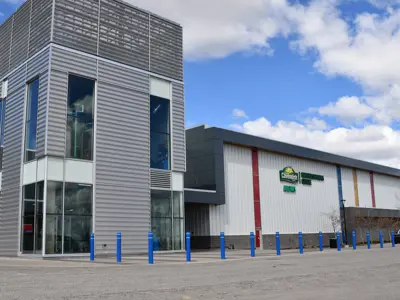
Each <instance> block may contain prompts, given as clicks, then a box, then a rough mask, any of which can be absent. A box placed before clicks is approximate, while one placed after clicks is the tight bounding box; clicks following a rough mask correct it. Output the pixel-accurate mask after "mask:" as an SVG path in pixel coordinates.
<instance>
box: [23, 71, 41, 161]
mask: <svg viewBox="0 0 400 300" xmlns="http://www.w3.org/2000/svg"><path fill="white" fill-rule="evenodd" d="M38 102H39V78H37V79H35V80H34V81H32V82H31V83H29V84H28V98H27V103H26V125H25V161H31V160H33V159H35V156H36V131H37V112H38Z"/></svg>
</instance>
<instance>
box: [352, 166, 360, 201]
mask: <svg viewBox="0 0 400 300" xmlns="http://www.w3.org/2000/svg"><path fill="white" fill-rule="evenodd" d="M353 185H354V201H355V204H356V206H360V198H359V197H358V179H357V170H356V169H353Z"/></svg>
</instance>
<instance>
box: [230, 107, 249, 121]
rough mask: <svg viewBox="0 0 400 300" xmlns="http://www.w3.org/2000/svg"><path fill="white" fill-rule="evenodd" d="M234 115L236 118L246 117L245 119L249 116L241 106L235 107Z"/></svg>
mask: <svg viewBox="0 0 400 300" xmlns="http://www.w3.org/2000/svg"><path fill="white" fill-rule="evenodd" d="M232 117H234V118H236V119H238V118H245V119H247V118H248V116H247V115H246V113H245V112H244V110H242V109H239V108H235V109H234V110H233V111H232Z"/></svg>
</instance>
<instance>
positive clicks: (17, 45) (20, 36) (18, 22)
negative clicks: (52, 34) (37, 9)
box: [10, 1, 31, 70]
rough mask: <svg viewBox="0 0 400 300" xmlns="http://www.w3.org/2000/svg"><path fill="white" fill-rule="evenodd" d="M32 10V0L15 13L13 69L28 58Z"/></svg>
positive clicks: (12, 47)
mask: <svg viewBox="0 0 400 300" xmlns="http://www.w3.org/2000/svg"><path fill="white" fill-rule="evenodd" d="M30 11H31V2H30V1H27V2H25V3H24V4H23V5H22V6H21V7H20V8H18V10H17V12H16V13H15V14H14V23H13V30H12V43H11V57H10V69H11V70H13V69H14V68H15V67H17V66H19V65H20V64H22V63H23V62H24V61H25V60H26V59H27V58H28V42H29V25H30Z"/></svg>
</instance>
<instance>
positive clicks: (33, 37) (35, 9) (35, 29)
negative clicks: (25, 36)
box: [29, 0, 53, 57]
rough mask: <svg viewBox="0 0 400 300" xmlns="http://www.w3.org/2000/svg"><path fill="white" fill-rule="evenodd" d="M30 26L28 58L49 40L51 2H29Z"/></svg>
mask: <svg viewBox="0 0 400 300" xmlns="http://www.w3.org/2000/svg"><path fill="white" fill-rule="evenodd" d="M31 1H32V11H31V26H30V36H29V57H31V56H33V55H34V54H36V53H37V52H39V51H40V50H41V49H43V48H44V47H45V46H46V45H48V44H49V43H50V39H51V18H52V17H51V16H52V4H53V1H52V0H31Z"/></svg>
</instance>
